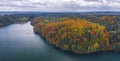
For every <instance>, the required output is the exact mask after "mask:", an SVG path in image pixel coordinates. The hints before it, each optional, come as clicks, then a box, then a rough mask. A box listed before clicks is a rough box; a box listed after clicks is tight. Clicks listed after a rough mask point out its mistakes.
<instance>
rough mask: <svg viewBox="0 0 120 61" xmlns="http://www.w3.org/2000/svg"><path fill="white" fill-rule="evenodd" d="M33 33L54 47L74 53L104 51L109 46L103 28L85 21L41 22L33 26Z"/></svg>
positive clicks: (106, 34)
mask: <svg viewBox="0 0 120 61" xmlns="http://www.w3.org/2000/svg"><path fill="white" fill-rule="evenodd" d="M34 31H35V32H38V33H40V34H41V35H42V36H43V37H45V38H46V39H47V41H48V42H50V43H51V44H53V45H55V46H56V47H59V48H62V49H63V50H70V51H73V52H76V53H90V52H95V51H100V50H106V49H107V48H108V47H109V45H110V44H109V39H108V33H107V32H105V26H102V25H100V24H98V23H92V22H89V21H86V20H80V19H78V20H73V19H62V20H61V21H58V22H49V21H41V22H38V23H37V24H35V26H34Z"/></svg>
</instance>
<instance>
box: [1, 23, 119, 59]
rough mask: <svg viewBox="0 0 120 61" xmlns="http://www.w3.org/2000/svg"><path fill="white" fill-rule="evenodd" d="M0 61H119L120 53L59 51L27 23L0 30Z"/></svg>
mask: <svg viewBox="0 0 120 61" xmlns="http://www.w3.org/2000/svg"><path fill="white" fill-rule="evenodd" d="M0 61H120V53H112V52H101V53H97V54H89V55H78V54H74V53H67V52H64V51H61V50H59V49H57V48H55V47H54V46H52V45H50V44H49V43H47V42H45V40H44V39H42V38H41V37H40V36H39V35H37V34H35V33H34V32H33V26H31V25H30V22H28V23H25V24H12V25H9V26H6V27H2V28H0Z"/></svg>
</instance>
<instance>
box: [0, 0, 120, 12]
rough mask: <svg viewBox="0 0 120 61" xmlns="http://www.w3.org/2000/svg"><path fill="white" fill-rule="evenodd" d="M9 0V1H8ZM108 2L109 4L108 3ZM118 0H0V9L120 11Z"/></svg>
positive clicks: (119, 1) (119, 0)
mask: <svg viewBox="0 0 120 61" xmlns="http://www.w3.org/2000/svg"><path fill="white" fill-rule="evenodd" d="M8 1H9V2H8ZM108 3H109V4H108ZM119 3H120V0H105V1H104V0H69V1H65V0H1V1H0V7H1V8H0V11H1V10H8V8H9V10H20V11H21V10H22V11H23V10H26V11H27V10H28V11H29V10H31V11H32V10H34V11H53V12H55V11H61V12H63V11H120V6H119Z"/></svg>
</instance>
